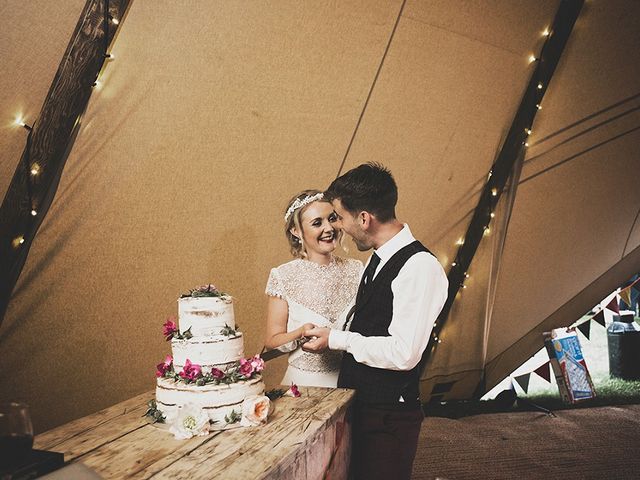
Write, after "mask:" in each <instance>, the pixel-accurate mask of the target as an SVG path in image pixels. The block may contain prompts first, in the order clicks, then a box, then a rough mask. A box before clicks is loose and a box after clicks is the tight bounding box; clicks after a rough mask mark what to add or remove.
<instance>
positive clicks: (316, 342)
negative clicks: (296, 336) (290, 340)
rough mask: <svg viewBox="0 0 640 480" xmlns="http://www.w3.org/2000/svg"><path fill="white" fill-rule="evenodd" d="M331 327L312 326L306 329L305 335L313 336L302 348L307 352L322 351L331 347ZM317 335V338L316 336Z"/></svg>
mask: <svg viewBox="0 0 640 480" xmlns="http://www.w3.org/2000/svg"><path fill="white" fill-rule="evenodd" d="M329 331H330V330H329V329H328V328H320V327H316V328H311V329H309V330H305V332H304V336H305V337H309V338H311V340H309V341H308V342H306V343H304V344H303V345H302V349H303V350H304V351H306V352H313V353H320V352H324V351H325V350H326V349H327V348H329ZM314 337H315V338H314Z"/></svg>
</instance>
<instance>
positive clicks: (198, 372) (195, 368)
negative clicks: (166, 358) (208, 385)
mask: <svg viewBox="0 0 640 480" xmlns="http://www.w3.org/2000/svg"><path fill="white" fill-rule="evenodd" d="M179 375H180V377H181V378H183V379H184V380H186V381H187V382H190V381H191V382H193V381H194V380H197V379H198V378H200V377H201V376H202V367H201V366H200V365H198V364H197V363H191V360H189V359H188V358H187V361H186V362H185V363H184V367H182V371H181V372H180V373H179Z"/></svg>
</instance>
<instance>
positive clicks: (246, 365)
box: [238, 358, 253, 378]
mask: <svg viewBox="0 0 640 480" xmlns="http://www.w3.org/2000/svg"><path fill="white" fill-rule="evenodd" d="M238 372H240V375H242V376H243V377H245V378H250V377H251V375H252V374H253V365H251V361H249V360H247V359H246V358H241V359H240V368H239V369H238Z"/></svg>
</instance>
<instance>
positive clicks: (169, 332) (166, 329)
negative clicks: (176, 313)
mask: <svg viewBox="0 0 640 480" xmlns="http://www.w3.org/2000/svg"><path fill="white" fill-rule="evenodd" d="M175 319H176V317H169V318H167V321H166V322H164V325H162V334H163V335H164V338H166V340H167V342H168V341H169V340H171V339H172V338H173V335H174V334H175V333H177V332H178V325H176V322H175Z"/></svg>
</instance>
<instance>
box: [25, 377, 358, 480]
mask: <svg viewBox="0 0 640 480" xmlns="http://www.w3.org/2000/svg"><path fill="white" fill-rule="evenodd" d="M301 392H302V397H300V398H289V397H283V398H280V399H278V400H276V401H275V402H274V405H275V412H274V413H273V415H271V416H270V417H269V422H268V424H266V425H261V426H258V427H249V428H233V429H230V430H225V431H219V432H212V433H210V434H209V435H208V436H203V437H194V438H192V439H189V440H176V439H175V438H174V437H173V435H172V434H171V433H169V432H168V431H165V430H166V426H165V427H164V428H159V427H158V426H154V425H150V424H147V422H146V419H144V418H143V417H142V415H143V414H144V412H145V411H146V403H147V401H148V400H149V399H151V398H153V391H152V392H147V393H145V394H142V395H138V396H137V397H134V398H132V399H130V400H127V401H125V402H122V403H120V404H118V405H115V406H113V407H110V408H107V409H105V410H102V411H100V412H98V413H96V414H93V415H89V416H88V417H84V418H82V419H79V420H76V421H74V422H71V423H69V424H67V425H63V426H61V427H58V428H56V429H53V430H51V431H49V432H46V433H44V434H42V435H39V436H38V437H37V438H36V442H35V445H36V447H37V448H46V449H52V450H55V451H62V452H63V453H64V454H65V460H67V461H70V460H71V461H79V462H82V463H84V464H85V465H87V466H89V467H91V468H93V469H94V470H95V471H96V472H98V473H99V474H100V475H102V476H104V477H105V478H150V477H158V478H186V477H188V478H189V479H190V480H196V479H199V478H207V479H209V478H217V477H218V478H225V479H234V478H238V479H251V478H261V479H281V478H322V474H323V472H324V471H325V470H326V469H327V465H329V463H330V462H331V461H332V457H335V458H333V466H332V469H336V471H340V469H342V470H341V471H345V468H346V464H347V463H348V453H349V452H348V446H349V441H350V430H349V418H348V416H347V410H348V407H349V405H350V404H351V402H352V401H353V391H351V390H346V389H328V388H315V387H312V388H306V387H301ZM345 426H346V427H345ZM345 432H346V433H345ZM345 449H346V450H345ZM345 462H346V463H345Z"/></svg>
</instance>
